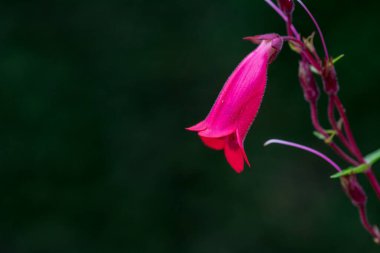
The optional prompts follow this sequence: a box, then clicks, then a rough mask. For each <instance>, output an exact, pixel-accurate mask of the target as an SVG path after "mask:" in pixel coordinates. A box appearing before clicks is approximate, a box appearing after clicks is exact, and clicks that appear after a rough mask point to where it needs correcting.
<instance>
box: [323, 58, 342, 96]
mask: <svg viewBox="0 0 380 253" xmlns="http://www.w3.org/2000/svg"><path fill="white" fill-rule="evenodd" d="M322 79H323V86H324V90H325V92H326V93H327V95H329V96H330V95H336V94H337V93H338V91H339V84H338V79H337V76H336V71H335V67H334V63H333V62H332V60H327V61H326V64H325V66H324V67H323V70H322Z"/></svg>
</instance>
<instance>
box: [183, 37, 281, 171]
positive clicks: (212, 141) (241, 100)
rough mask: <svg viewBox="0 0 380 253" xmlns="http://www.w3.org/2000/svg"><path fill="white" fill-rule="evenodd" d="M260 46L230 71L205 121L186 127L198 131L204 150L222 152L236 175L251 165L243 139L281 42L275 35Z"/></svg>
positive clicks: (259, 102) (254, 115)
mask: <svg viewBox="0 0 380 253" xmlns="http://www.w3.org/2000/svg"><path fill="white" fill-rule="evenodd" d="M259 43H260V45H259V46H258V47H257V48H256V49H255V50H254V51H252V52H251V53H250V54H249V55H248V56H246V57H245V58H244V59H243V61H242V62H241V63H240V64H239V65H238V66H237V67H236V69H235V70H234V72H232V74H231V76H230V77H229V78H228V80H227V81H226V83H225V84H224V87H223V89H222V90H221V92H220V93H219V96H218V98H217V99H216V101H215V103H214V105H213V107H212V108H211V111H210V112H209V114H208V115H207V117H206V119H204V120H203V121H201V122H199V123H198V124H196V125H194V126H192V127H189V128H187V130H190V131H194V132H198V135H199V136H200V138H201V140H202V141H203V143H204V144H205V145H206V146H207V147H209V148H212V149H215V150H224V154H225V156H226V159H227V161H228V163H229V164H230V165H231V167H232V168H233V169H234V170H235V171H236V172H238V173H240V172H242V171H243V169H244V161H245V162H246V163H247V164H248V166H250V164H249V161H248V158H247V155H246V153H245V151H244V139H245V137H246V135H247V133H248V130H249V128H250V126H251V124H252V122H253V120H254V119H255V117H256V114H257V112H258V110H259V108H260V105H261V101H262V98H263V95H264V91H265V86H266V82H267V68H268V64H269V62H270V61H272V60H273V58H274V57H275V56H276V54H277V53H278V51H279V50H280V48H281V45H282V40H281V38H279V37H278V36H276V37H274V38H273V39H272V40H266V39H265V40H264V39H263V40H260V41H259Z"/></svg>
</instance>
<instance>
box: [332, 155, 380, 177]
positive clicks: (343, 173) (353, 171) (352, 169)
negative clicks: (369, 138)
mask: <svg viewBox="0 0 380 253" xmlns="http://www.w3.org/2000/svg"><path fill="white" fill-rule="evenodd" d="M364 159H365V161H366V162H367V163H364V164H361V165H359V166H357V167H349V168H347V169H345V170H342V171H340V172H338V173H335V174H334V175H332V176H330V178H339V177H342V176H347V175H352V174H360V173H364V172H366V171H367V170H368V169H369V168H370V167H371V166H372V165H373V164H374V163H376V162H377V161H379V160H380V149H378V150H376V151H374V152H372V153H370V154H368V155H367V156H366V157H365V158H364Z"/></svg>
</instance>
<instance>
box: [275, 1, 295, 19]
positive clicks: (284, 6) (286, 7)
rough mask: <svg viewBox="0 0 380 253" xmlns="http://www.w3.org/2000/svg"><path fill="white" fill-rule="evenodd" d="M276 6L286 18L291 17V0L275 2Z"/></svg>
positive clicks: (292, 8)
mask: <svg viewBox="0 0 380 253" xmlns="http://www.w3.org/2000/svg"><path fill="white" fill-rule="evenodd" d="M277 4H278V6H279V7H280V9H281V10H282V11H283V12H284V13H285V15H286V16H288V17H289V16H291V15H292V14H293V11H294V2H293V0H277Z"/></svg>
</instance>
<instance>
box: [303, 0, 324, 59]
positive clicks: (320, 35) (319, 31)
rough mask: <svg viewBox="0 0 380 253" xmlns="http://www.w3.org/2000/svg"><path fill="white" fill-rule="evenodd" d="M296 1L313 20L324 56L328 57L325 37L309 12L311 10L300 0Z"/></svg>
mask: <svg viewBox="0 0 380 253" xmlns="http://www.w3.org/2000/svg"><path fill="white" fill-rule="evenodd" d="M297 2H298V3H299V4H300V5H301V6H302V8H304V10H305V11H306V13H307V14H308V15H309V17H310V18H311V20H312V21H313V23H314V25H315V27H316V28H317V30H318V33H319V37H321V42H322V46H323V50H324V51H325V56H326V58H329V52H328V51H327V46H326V42H325V37H324V36H323V33H322V30H321V28H320V27H319V25H318V22H317V20H316V19H315V18H314V16H313V14H311V12H310V11H309V9H308V8H307V7H306V5H305V4H304V3H303V2H302V1H301V0H297Z"/></svg>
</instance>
